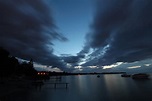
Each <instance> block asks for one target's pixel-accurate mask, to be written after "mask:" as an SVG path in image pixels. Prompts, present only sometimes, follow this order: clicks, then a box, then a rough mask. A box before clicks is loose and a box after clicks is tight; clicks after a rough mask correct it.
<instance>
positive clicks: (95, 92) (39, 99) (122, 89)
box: [9, 74, 152, 101]
mask: <svg viewBox="0 0 152 101" xmlns="http://www.w3.org/2000/svg"><path fill="white" fill-rule="evenodd" d="M48 82H55V81H54V80H50V81H48ZM61 82H67V83H69V86H68V89H65V87H64V85H60V86H57V89H54V88H53V86H52V85H44V86H43V87H42V88H41V89H36V88H33V89H31V90H30V91H28V92H20V93H18V94H14V95H12V98H11V97H10V99H9V100H10V101H152V79H150V80H133V79H132V78H122V77H121V76H120V75H119V74H107V75H101V76H100V78H97V76H96V75H84V76H65V77H62V81H61ZM12 99H13V100H12Z"/></svg>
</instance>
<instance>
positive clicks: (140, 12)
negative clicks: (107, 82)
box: [0, 0, 152, 72]
mask: <svg viewBox="0 0 152 101" xmlns="http://www.w3.org/2000/svg"><path fill="white" fill-rule="evenodd" d="M0 11H1V12H0V47H3V48H5V49H7V50H8V51H9V52H10V53H11V55H13V56H16V57H18V58H21V59H24V60H30V59H31V58H32V59H33V60H34V62H35V67H36V68H37V69H40V68H41V67H43V69H44V68H45V69H49V70H52V69H54V70H56V71H60V70H61V71H72V72H102V71H146V72H148V71H152V70H151V68H152V0H19V1H18V0H13V1H12V0H0Z"/></svg>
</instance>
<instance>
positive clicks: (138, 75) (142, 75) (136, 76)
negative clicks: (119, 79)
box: [131, 73, 149, 79]
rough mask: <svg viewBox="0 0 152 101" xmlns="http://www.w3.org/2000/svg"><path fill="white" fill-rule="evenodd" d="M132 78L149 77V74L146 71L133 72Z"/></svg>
mask: <svg viewBox="0 0 152 101" xmlns="http://www.w3.org/2000/svg"><path fill="white" fill-rule="evenodd" d="M131 77H132V79H148V78H149V75H148V74H146V73H138V74H133V75H132V76H131Z"/></svg>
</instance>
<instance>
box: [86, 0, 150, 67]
mask: <svg viewBox="0 0 152 101" xmlns="http://www.w3.org/2000/svg"><path fill="white" fill-rule="evenodd" d="M151 12H152V1H151V0H146V1H143V0H97V8H96V13H95V16H94V20H93V23H92V24H91V31H90V33H89V34H87V37H89V38H88V39H87V44H89V46H90V47H91V48H93V49H94V52H93V53H92V54H91V55H90V59H91V58H92V57H94V53H95V54H100V53H102V52H103V48H104V47H105V46H107V45H109V48H108V49H107V51H106V52H105V53H104V54H102V55H101V56H100V58H99V57H98V55H96V56H97V57H98V58H93V59H91V60H90V61H88V62H87V63H86V64H93V65H110V64H113V63H116V62H134V61H140V60H144V59H147V58H152V45H151V44H152V41H151V38H152V13H151Z"/></svg>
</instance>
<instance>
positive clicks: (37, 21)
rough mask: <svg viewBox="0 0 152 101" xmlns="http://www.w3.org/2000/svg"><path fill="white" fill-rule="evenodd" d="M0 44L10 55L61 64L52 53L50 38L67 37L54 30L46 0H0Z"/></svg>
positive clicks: (52, 64)
mask: <svg viewBox="0 0 152 101" xmlns="http://www.w3.org/2000/svg"><path fill="white" fill-rule="evenodd" d="M0 11H1V12H0V46H1V47H3V48H5V49H7V50H8V51H9V52H10V53H11V55H13V56H16V57H19V58H22V59H26V60H30V59H31V58H32V59H33V60H34V61H35V62H37V63H40V64H43V65H51V66H54V67H56V66H57V67H61V68H64V67H65V64H64V63H63V62H62V60H61V58H60V57H58V56H56V55H54V54H53V48H52V46H53V42H52V41H53V40H60V41H66V40H67V39H66V38H65V37H64V36H63V35H62V34H60V33H59V32H57V29H58V28H57V26H56V25H55V23H54V20H53V18H52V11H51V8H50V5H49V3H48V2H47V1H46V0H19V1H18V0H13V1H12V0H0Z"/></svg>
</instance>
